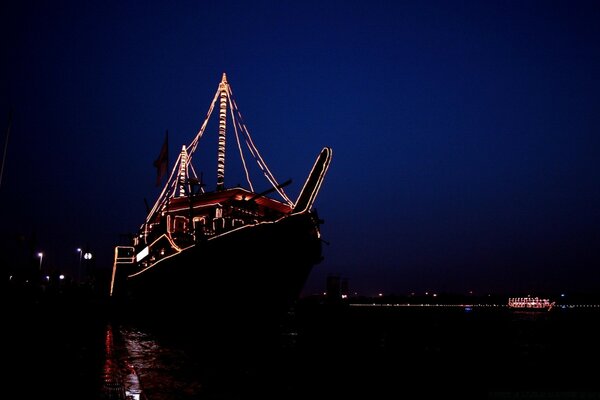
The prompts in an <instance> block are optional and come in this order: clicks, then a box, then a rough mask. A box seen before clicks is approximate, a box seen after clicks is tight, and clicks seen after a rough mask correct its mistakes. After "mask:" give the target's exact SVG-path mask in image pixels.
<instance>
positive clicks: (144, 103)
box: [0, 1, 600, 294]
mask: <svg viewBox="0 0 600 400" xmlns="http://www.w3.org/2000/svg"><path fill="white" fill-rule="evenodd" d="M238 3H239V4H238ZM1 10H2V11H1V13H0V14H1V18H2V20H1V24H0V25H1V26H2V28H1V29H2V35H1V40H2V49H3V51H2V53H3V57H2V58H3V60H4V61H3V62H2V65H1V67H0V71H1V80H0V84H1V87H0V112H2V119H1V121H3V122H4V127H6V126H7V124H8V114H9V112H10V110H12V115H13V118H12V129H11V133H10V137H9V143H8V151H7V157H6V160H5V166H4V171H3V178H2V186H1V187H0V218H1V221H2V223H1V224H0V227H1V232H0V233H1V234H2V238H3V240H2V244H3V246H4V247H6V250H4V251H5V252H10V251H11V246H13V245H14V243H16V241H18V240H19V239H18V237H23V236H30V235H35V238H36V240H37V242H36V251H37V250H38V249H39V251H42V250H43V251H44V253H45V254H46V256H45V259H44V263H47V265H48V267H49V268H50V267H56V268H58V266H65V268H72V267H73V266H74V265H76V260H77V257H78V254H77V253H76V250H75V249H76V248H77V247H82V246H86V247H87V248H89V249H90V251H93V252H94V254H96V255H97V258H96V260H97V263H98V265H99V266H106V267H107V268H108V267H109V266H110V264H111V262H112V260H111V257H112V251H113V246H114V245H115V244H117V242H118V241H119V240H120V235H121V234H123V233H131V232H134V231H136V230H137V228H138V227H139V225H140V224H141V223H142V220H143V218H144V217H145V213H146V210H145V205H144V198H146V199H147V200H148V202H150V203H152V201H153V199H154V198H155V196H157V195H158V188H156V187H155V186H154V182H155V179H156V175H155V174H156V171H155V169H154V168H153V166H152V163H153V161H154V159H155V158H156V156H157V155H158V151H159V150H160V146H161V144H162V141H163V137H164V132H165V130H167V129H168V131H169V141H170V145H171V148H170V158H171V160H174V159H175V157H176V155H177V152H178V150H179V146H180V145H182V144H187V143H189V142H190V141H191V140H192V139H193V137H194V136H195V134H196V132H197V131H198V128H199V127H200V125H201V123H202V122H203V120H204V117H205V115H206V112H207V110H208V106H209V104H210V102H211V100H212V97H213V95H214V93H215V91H216V89H217V86H218V83H219V81H220V78H221V74H222V73H223V72H226V73H227V76H228V78H229V82H230V84H231V87H232V89H233V93H234V96H235V99H236V101H237V104H238V105H239V108H240V110H241V111H242V113H243V115H244V119H245V122H246V123H247V125H248V127H249V129H250V132H251V134H252V136H253V138H254V140H255V142H256V144H257V146H258V147H259V148H260V149H261V152H262V154H263V156H264V157H265V159H266V161H267V164H268V165H269V167H270V168H271V170H272V171H273V172H274V173H275V175H276V176H277V177H278V179H279V180H280V181H284V180H286V179H289V178H291V179H293V183H292V185H290V186H289V187H288V188H287V189H288V192H289V193H290V195H291V196H292V198H295V196H296V195H297V193H298V192H299V191H300V189H301V185H302V182H303V181H304V179H305V177H306V175H307V174H308V172H309V170H310V168H311V166H312V164H313V162H314V159H315V157H316V156H317V154H318V152H319V151H320V150H321V148H322V147H323V146H330V147H332V148H333V161H332V164H331V168H330V171H329V174H328V176H327V177H326V179H325V182H324V185H323V188H322V191H321V193H320V195H319V197H318V198H317V201H316V208H317V210H318V212H319V215H320V216H321V217H322V218H323V219H324V220H325V224H324V225H323V226H322V233H323V238H324V239H325V240H326V241H327V242H328V243H329V245H328V246H325V250H324V252H325V254H324V255H325V260H324V261H323V262H322V263H321V264H319V265H318V266H316V267H315V269H314V271H313V274H312V275H311V277H310V279H309V282H308V283H307V286H306V293H312V292H315V291H321V290H323V288H324V282H325V277H326V276H327V275H328V274H330V273H337V274H341V275H342V276H345V277H347V278H348V279H349V284H350V288H351V289H352V290H354V291H358V292H360V293H364V294H373V293H377V292H379V291H383V292H387V293H390V292H395V293H400V294H404V293H407V292H410V291H425V290H432V291H440V292H442V291H449V292H462V291H467V290H474V291H478V292H490V291H504V292H510V293H517V292H519V293H536V292H541V291H566V292H575V291H600V168H599V166H600V164H599V159H600V158H599V156H600V24H599V23H598V21H600V3H598V2H595V1H590V2H582V1H561V2H553V1H439V2H438V1H410V2H404V1H395V2H388V1H385V2H380V1H360V2H359V1H301V2H287V1H272V2H264V1H250V2H245V1H244V2H242V1H240V2H232V1H215V2H212V1H206V2H204V1H202V2H200V1H189V2H123V1H117V2H112V1H110V2H106V1H102V2H85V1H72V2H70V1H68V2H63V1H55V2H39V3H38V2H30V1H20V2H14V1H13V2H4V3H3V5H2V6H1ZM5 132H6V128H3V129H2V136H1V137H2V144H4V137H5ZM215 152H216V149H215ZM215 165H216V161H215ZM211 168H213V167H211V166H210V165H209V166H208V167H207V168H206V169H205V174H207V175H208V174H209V173H212V169H211ZM230 183H233V182H230ZM265 188H266V183H265ZM3 259H4V260H8V261H5V262H11V260H13V259H12V258H10V256H9V257H8V258H7V256H5V257H4V258H3Z"/></svg>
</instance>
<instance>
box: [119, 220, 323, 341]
mask: <svg viewBox="0 0 600 400" xmlns="http://www.w3.org/2000/svg"><path fill="white" fill-rule="evenodd" d="M321 250H322V249H321V239H320V237H319V231H318V224H317V222H316V218H315V216H314V215H313V214H312V213H309V212H307V213H302V214H296V215H290V216H287V217H285V218H282V219H280V220H279V221H276V222H270V223H262V224H258V225H254V226H247V227H244V228H241V229H238V230H235V231H231V232H228V233H227V234H224V235H220V236H218V237H215V238H212V239H211V240H206V241H203V242H199V243H196V244H195V245H194V246H192V247H191V248H188V249H186V250H183V251H181V252H180V253H179V254H177V255H175V256H173V257H170V258H168V259H165V260H162V261H161V262H160V263H156V264H155V265H153V266H152V267H151V268H148V269H147V270H145V271H143V272H141V273H138V274H129V276H127V275H128V274H127V273H126V272H124V271H121V276H122V278H123V279H122V282H120V286H121V287H120V292H121V294H122V296H121V299H122V300H124V301H125V302H126V305H127V309H129V310H131V311H132V313H134V314H135V315H136V317H141V318H144V317H145V318H146V319H147V320H152V321H160V323H162V324H165V323H168V324H171V323H178V324H182V323H184V324H185V323H188V325H189V326H194V327H196V326H199V327H200V328H201V330H202V331H203V332H204V333H209V332H214V333H215V334H216V335H222V334H223V331H231V330H232V329H245V328H247V327H248V326H252V327H253V329H254V328H256V329H258V328H263V327H264V328H272V327H273V326H277V324H278V323H279V321H280V318H282V317H283V316H284V315H285V313H286V312H287V310H288V309H289V307H290V306H291V305H292V304H293V302H294V301H295V300H296V299H297V298H298V296H299V295H300V292H301V290H302V287H303V286H304V284H305V282H306V279H307V277H308V275H309V274H310V272H311V270H312V268H313V266H314V265H315V264H317V263H319V262H320V261H321V259H322V255H321ZM185 329H187V328H185Z"/></svg>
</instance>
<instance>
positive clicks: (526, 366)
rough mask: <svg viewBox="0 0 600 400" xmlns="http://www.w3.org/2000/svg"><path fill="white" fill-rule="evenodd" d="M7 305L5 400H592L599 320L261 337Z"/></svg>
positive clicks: (291, 321) (593, 315)
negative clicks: (7, 395)
mask: <svg viewBox="0 0 600 400" xmlns="http://www.w3.org/2000/svg"><path fill="white" fill-rule="evenodd" d="M5 306H6V307H5V308H6V310H5V312H4V316H5V321H4V322H5V324H4V326H5V335H4V337H5V338H6V339H5V342H4V352H3V353H4V354H5V355H6V357H3V359H4V360H6V363H5V367H7V369H8V374H5V376H4V381H5V383H4V390H5V393H14V394H15V395H13V396H12V397H13V398H21V399H29V398H31V399H34V398H35V399H37V398H61V399H66V398H69V399H70V398H77V399H99V400H101V399H109V398H111V399H125V398H126V397H125V394H126V393H125V390H124V389H125V388H128V389H129V393H130V394H131V397H130V398H136V397H137V398H140V399H149V400H164V399H248V398H260V399H306V398H326V399H355V398H356V399H376V398H383V397H385V398H391V399H415V398H449V397H453V398H456V396H458V398H485V399H544V398H549V399H561V398H567V399H581V398H585V399H600V379H598V360H599V359H600V341H599V339H598V338H600V327H598V320H599V317H600V309H598V308H595V309H584V308H581V309H554V310H552V311H550V312H547V313H527V312H524V313H519V312H514V311H512V312H511V311H510V310H507V309H505V308H494V309H490V308H483V307H482V308H473V309H472V310H471V311H466V310H465V309H464V308H461V307H451V308H449V307H423V308H416V307H365V306H362V307H352V306H347V305H337V306H333V305H325V304H309V303H299V304H298V305H297V306H296V307H295V308H294V310H292V311H291V312H290V313H289V314H288V315H287V316H286V318H285V319H284V320H283V321H282V322H281V324H280V326H279V327H278V328H277V329H276V332H270V334H266V333H265V332H261V333H260V335H259V334H254V333H255V332H259V330H258V328H259V327H258V326H253V324H252V323H251V321H250V322H248V321H246V322H244V324H243V325H236V322H235V321H234V320H233V321H232V320H231V319H229V320H228V321H229V324H230V325H229V327H228V328H227V331H224V332H220V331H219V327H218V326H207V325H204V324H203V321H202V317H201V316H195V315H191V316H190V315H186V316H185V317H182V319H186V320H190V319H191V320H193V323H187V324H177V323H173V322H171V323H169V324H162V325H161V324H160V323H152V321H136V320H135V319H133V318H130V317H128V316H127V315H123V314H122V313H119V312H117V311H118V310H115V309H112V308H110V307H108V306H107V304H106V303H103V302H96V301H87V300H86V301H73V299H54V301H45V302H41V303H40V302H35V303H28V304H19V305H18V306H17V305H15V304H14V303H11V302H7V303H5ZM174 315H176V313H174ZM155 322H156V321H155ZM188 322H189V321H188ZM223 326H225V325H223ZM119 380H120V381H119ZM134 381H135V382H134Z"/></svg>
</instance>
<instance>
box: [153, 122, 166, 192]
mask: <svg viewBox="0 0 600 400" xmlns="http://www.w3.org/2000/svg"><path fill="white" fill-rule="evenodd" d="M154 166H155V167H156V186H160V181H161V180H162V178H163V176H165V175H166V173H167V168H168V167H169V131H166V132H165V142H164V143H163V145H162V147H161V148H160V153H159V154H158V158H157V159H156V160H154Z"/></svg>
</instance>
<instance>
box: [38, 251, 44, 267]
mask: <svg viewBox="0 0 600 400" xmlns="http://www.w3.org/2000/svg"><path fill="white" fill-rule="evenodd" d="M38 257H39V258H40V271H41V270H42V260H43V259H44V253H42V252H39V253H38Z"/></svg>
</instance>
